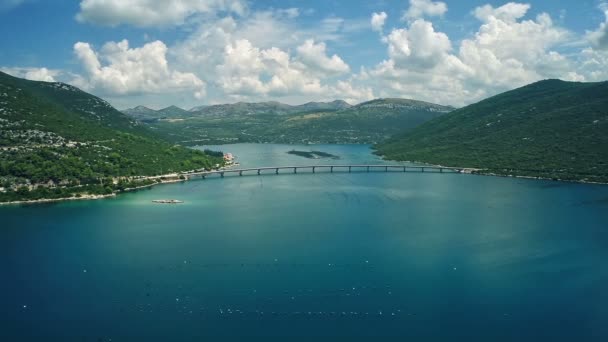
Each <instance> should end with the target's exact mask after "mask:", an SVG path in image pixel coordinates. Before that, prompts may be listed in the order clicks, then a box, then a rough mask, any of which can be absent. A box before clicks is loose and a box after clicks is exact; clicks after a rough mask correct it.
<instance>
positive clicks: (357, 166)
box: [183, 164, 465, 177]
mask: <svg viewBox="0 0 608 342" xmlns="http://www.w3.org/2000/svg"><path fill="white" fill-rule="evenodd" d="M306 169H308V170H311V171H312V172H313V173H314V172H316V171H317V169H321V170H319V171H325V172H327V170H329V172H334V169H335V170H336V171H337V172H344V171H345V170H348V172H352V171H355V172H356V171H362V170H361V169H363V170H364V171H368V172H378V171H384V172H389V171H394V170H395V169H398V170H399V171H400V172H408V171H410V172H413V171H418V172H426V171H431V172H444V171H445V172H449V173H462V172H464V171H465V169H463V168H457V167H443V166H410V165H381V164H375V165H367V164H350V165H291V166H262V167H249V168H242V169H224V170H214V171H199V172H190V173H184V174H183V175H185V176H203V177H204V176H207V175H216V174H219V175H221V176H223V175H224V174H227V173H238V174H239V175H243V174H244V173H245V172H251V171H256V172H257V174H261V172H262V171H267V170H273V171H275V173H279V170H292V171H293V172H294V173H297V171H298V170H306Z"/></svg>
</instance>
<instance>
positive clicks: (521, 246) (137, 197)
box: [0, 145, 608, 341]
mask: <svg viewBox="0 0 608 342" xmlns="http://www.w3.org/2000/svg"><path fill="white" fill-rule="evenodd" d="M221 148H222V149H223V150H225V151H226V152H232V153H235V154H236V155H237V156H238V157H239V161H240V162H241V166H243V167H248V166H266V165H288V164H289V165H292V164H311V163H328V161H327V160H308V159H304V158H301V157H298V156H292V155H288V154H286V152H287V151H288V150H290V149H292V148H294V147H292V146H284V145H232V146H222V147H221ZM295 148H298V147H295ZM299 149H310V147H306V146H305V147H299ZM314 149H315V150H322V151H326V152H330V153H332V154H336V155H339V156H340V157H341V160H337V161H330V162H331V163H349V162H353V163H379V162H382V161H379V160H378V159H377V157H374V156H372V155H371V154H370V151H369V148H368V147H367V146H315V147H314ZM159 198H177V199H182V200H184V201H186V203H184V204H183V205H155V204H153V203H151V200H152V199H159ZM0 225H1V228H0V272H1V273H0V340H2V341H52V340H58V341H72V340H76V341H109V340H112V341H134V340H145V341H215V340H217V341H225V340H252V341H268V340H282V341H292V340H296V339H298V338H299V339H298V340H306V341H309V340H313V339H317V340H324V339H325V338H326V339H327V340H337V339H338V338H347V339H348V340H350V341H355V340H393V339H398V340H405V338H407V337H409V338H410V339H411V340H473V341H475V340H480V341H503V340H504V341H541V340H542V341H606V340H608V290H607V289H608V265H607V263H608V186H594V185H582V184H567V183H558V182H550V181H533V180H523V179H511V178H497V177H483V176H473V175H460V174H431V173H425V174H421V173H406V174H404V173H399V172H395V173H369V174H368V173H352V174H348V173H334V174H328V173H323V174H321V173H317V174H314V175H313V174H298V175H293V174H281V175H278V176H277V175H270V174H269V175H263V176H261V177H258V176H253V175H252V176H244V177H238V176H234V177H232V176H231V177H226V178H225V179H220V178H213V179H207V180H196V181H191V182H187V183H180V184H172V185H162V186H157V187H155V188H152V189H150V190H143V191H139V192H135V193H129V194H124V195H120V196H119V197H117V198H115V199H108V200H100V201H81V202H71V203H60V204H51V205H32V206H21V207H15V206H13V207H0Z"/></svg>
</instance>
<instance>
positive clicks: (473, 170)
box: [379, 155, 608, 185]
mask: <svg viewBox="0 0 608 342" xmlns="http://www.w3.org/2000/svg"><path fill="white" fill-rule="evenodd" d="M379 156H380V157H382V160H391V161H396V162H401V163H412V164H422V165H428V166H435V167H451V168H456V169H462V170H468V171H467V172H464V173H465V174H469V175H476V176H486V177H500V178H521V179H530V180H545V181H553V182H563V183H575V184H591V185H608V182H605V183H603V182H591V181H585V180H570V179H559V178H558V179H553V178H547V177H536V176H516V175H507V174H501V173H493V172H485V171H484V170H487V169H479V168H473V167H461V166H446V165H441V164H431V163H425V162H420V161H406V160H396V159H390V158H385V157H384V155H379Z"/></svg>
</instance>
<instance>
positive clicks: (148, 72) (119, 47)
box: [74, 40, 205, 97]
mask: <svg viewBox="0 0 608 342" xmlns="http://www.w3.org/2000/svg"><path fill="white" fill-rule="evenodd" d="M74 53H75V54H76V56H77V57H78V59H79V60H80V62H81V63H82V65H83V68H84V70H85V72H86V76H85V77H81V78H77V79H76V80H75V81H74V83H75V84H77V85H78V86H81V87H83V88H84V89H88V90H96V91H99V92H102V93H106V94H109V95H126V94H142V93H163V92H177V91H191V92H193V93H194V95H195V96H196V97H202V96H204V93H205V83H204V82H203V81H201V80H200V79H199V78H198V77H196V76H195V75H194V74H192V73H183V72H179V71H176V70H173V69H172V68H170V67H169V63H168V62H167V59H166V54H167V46H166V45H165V44H164V43H163V42H161V41H154V42H151V43H148V44H145V45H144V46H142V47H139V48H130V47H129V42H128V41H127V40H123V41H121V42H118V43H116V42H109V43H106V44H105V45H104V46H103V48H102V49H101V51H100V52H99V53H97V52H95V51H94V50H93V48H92V47H91V45H90V44H88V43H82V42H78V43H76V44H75V45H74ZM102 62H105V64H106V65H103V64H102Z"/></svg>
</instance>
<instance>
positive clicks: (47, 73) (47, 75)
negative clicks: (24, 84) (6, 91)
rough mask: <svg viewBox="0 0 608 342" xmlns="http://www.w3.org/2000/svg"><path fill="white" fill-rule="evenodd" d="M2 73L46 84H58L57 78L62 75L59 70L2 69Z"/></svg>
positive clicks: (0, 69)
mask: <svg viewBox="0 0 608 342" xmlns="http://www.w3.org/2000/svg"><path fill="white" fill-rule="evenodd" d="M0 71H2V72H5V73H7V74H9V75H13V76H15V77H19V78H25V79H27V80H31V81H44V82H56V79H55V78H56V77H57V76H59V75H60V74H61V71H59V70H50V69H47V68H0Z"/></svg>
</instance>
